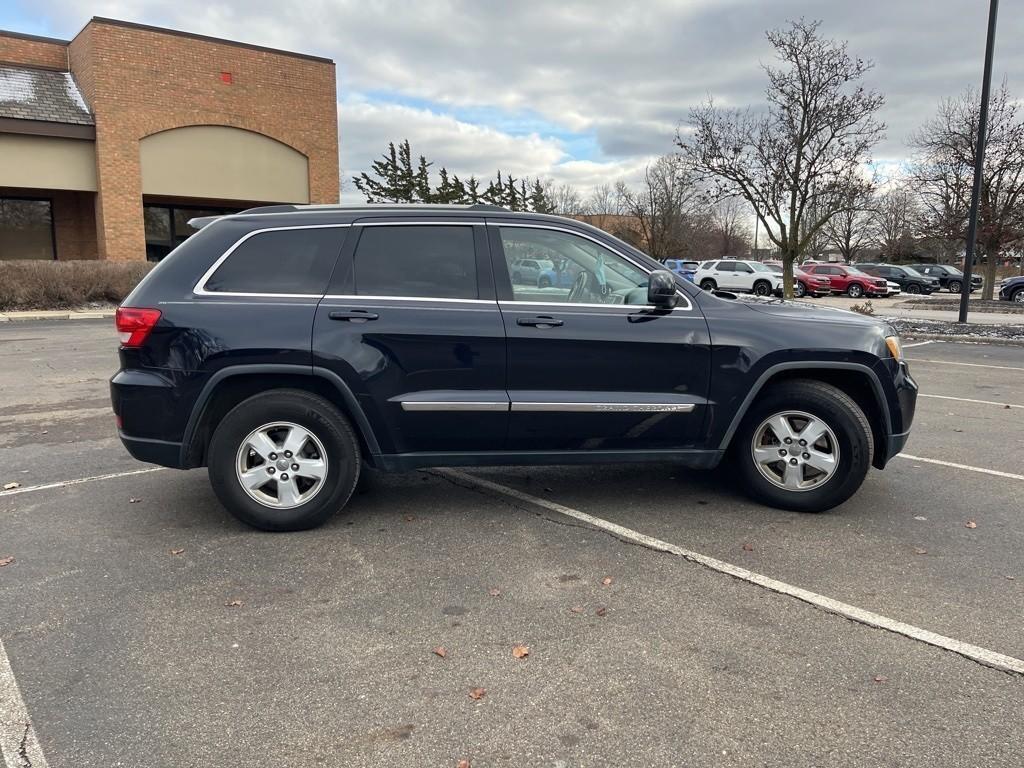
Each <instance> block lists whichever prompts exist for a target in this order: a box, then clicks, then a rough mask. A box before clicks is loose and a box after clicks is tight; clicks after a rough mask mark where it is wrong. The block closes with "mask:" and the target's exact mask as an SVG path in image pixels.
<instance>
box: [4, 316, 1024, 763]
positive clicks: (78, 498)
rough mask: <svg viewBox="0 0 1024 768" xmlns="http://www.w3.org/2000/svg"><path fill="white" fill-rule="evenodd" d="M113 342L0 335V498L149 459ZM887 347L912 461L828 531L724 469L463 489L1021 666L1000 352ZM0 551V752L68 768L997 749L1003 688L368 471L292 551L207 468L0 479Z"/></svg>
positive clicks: (1005, 732)
mask: <svg viewBox="0 0 1024 768" xmlns="http://www.w3.org/2000/svg"><path fill="white" fill-rule="evenodd" d="M115 343H116V342H115V336H114V332H113V329H112V328H111V327H110V322H109V321H103V322H95V323H94V322H92V321H77V322H74V323H61V322H40V323H27V322H26V323H17V324H10V325H8V326H4V327H2V328H0V358H2V359H3V361H4V364H3V365H2V366H0V481H2V482H3V483H7V482H18V483H20V484H21V486H22V487H21V488H20V489H17V490H19V491H24V490H25V489H26V488H31V487H34V486H37V485H45V484H48V483H54V482H58V481H65V480H73V479H79V478H85V477H91V476H99V475H105V474H110V473H120V472H126V471H133V470H138V469H144V468H145V465H141V464H139V463H137V462H134V461H133V460H132V459H131V458H130V457H129V456H128V455H127V454H126V453H125V452H124V450H123V448H122V447H121V446H120V443H119V441H118V440H117V438H116V436H114V428H113V417H112V415H111V414H110V411H109V404H108V402H107V389H106V382H107V379H108V378H109V376H110V374H111V373H112V372H113V370H114V368H115V367H116V352H115ZM910 344H912V342H910V343H908V348H907V352H906V353H907V356H908V357H909V358H910V359H911V363H910V365H911V369H912V371H913V373H914V375H915V377H916V378H917V379H918V381H919V383H920V384H921V387H922V394H923V395H928V397H922V398H921V399H920V401H919V407H918V415H917V420H916V423H915V426H914V431H913V434H912V437H911V442H910V444H909V445H908V446H907V449H906V450H907V453H908V454H909V455H910V456H913V457H917V458H907V457H899V458H897V459H894V460H893V462H892V463H891V464H890V467H889V468H888V469H887V470H885V471H884V472H877V471H872V472H871V473H870V474H869V476H868V479H867V482H866V483H865V485H864V487H863V488H862V489H861V491H860V492H859V493H858V494H857V495H856V496H854V498H853V499H851V500H850V501H849V502H847V503H846V504H844V505H843V506H842V507H840V508H838V509H836V510H834V511H832V512H830V513H826V514H821V515H799V514H794V513H788V512H781V511H778V510H772V509H768V508H765V507H760V506H757V505H755V504H752V503H751V502H749V501H748V500H747V499H746V498H744V497H742V496H739V495H738V494H737V493H736V492H735V491H734V490H733V486H734V483H733V481H732V478H731V476H730V473H729V470H728V468H724V467H723V468H721V469H719V470H717V471H715V472H712V473H696V472H690V471H687V470H683V469H681V468H679V467H677V466H673V465H670V464H657V465H643V466H612V467H548V468H529V469H519V468H489V469H474V470H469V471H468V474H469V475H470V476H472V477H476V478H481V479H485V480H489V481H492V482H494V483H499V484H501V485H502V486H506V487H508V488H511V489H515V490H519V491H523V492H525V493H527V494H530V495H532V496H535V497H537V498H539V499H543V500H548V501H551V502H555V503H556V504H559V505H563V506H565V507H569V508H572V509H573V510H579V511H581V512H583V513H586V514H589V515H592V516H594V517H596V518H600V519H601V520H604V521H608V522H609V523H616V524H619V525H622V526H626V527H627V528H629V529H632V530H634V531H638V532H640V533H643V534H647V535H649V536H654V537H657V538H659V539H661V540H664V541H666V542H671V543H672V544H674V545H678V546H680V547H684V548H686V549H688V550H692V551H695V552H699V553H703V554H705V555H708V556H711V557H715V558H718V559H720V560H722V561H725V562H727V563H731V564H735V565H737V566H740V567H742V568H745V569H749V570H751V571H754V572H756V573H759V574H764V575H766V576H769V577H771V578H774V579H777V580H780V581H782V582H785V583H787V584H791V585H794V586H797V587H802V588H804V589H807V590H812V591H813V592H815V593H817V594H820V595H823V596H827V597H830V598H834V599H836V600H841V601H843V602H845V603H850V604H852V605H855V606H858V607H860V608H863V609H865V610H868V611H873V612H877V613H879V614H883V615H884V616H886V617H891V618H892V619H894V620H897V621H902V622H906V623H908V624H912V625H914V626H916V627H920V628H923V629H927V630H931V631H933V632H937V633H940V634H942V635H946V636H948V637H950V638H954V639H956V640H960V641H963V642H966V643H971V644H974V645H977V646H981V647H983V648H985V649H990V650H992V651H995V652H998V653H1001V654H1006V655H1008V656H1011V657H1015V658H1017V659H1024V633H1022V632H1021V629H1022V622H1021V618H1020V617H1021V616H1022V615H1024V557H1022V556H1024V532H1022V529H1024V525H1022V522H1021V518H1020V509H1021V505H1020V501H1019V499H1020V494H1021V489H1022V488H1024V478H1021V474H1022V472H1024V470H1022V468H1021V466H1020V463H1019V459H1020V457H1021V455H1024V451H1022V448H1024V430H1022V427H1024V408H1015V407H1011V408H1006V407H1005V406H1006V405H1011V406H1014V405H1020V406H1024V349H1022V348H1015V347H994V346H986V345H973V344H971V345H964V344H950V343H932V344H927V345H921V346H911V345H910ZM965 364H969V365H965ZM946 398H961V399H956V400H952V399H946ZM965 400H981V401H985V402H984V403H974V402H965ZM924 459H929V460H931V461H924ZM933 462H946V464H939V463H933ZM947 464H958V465H963V466H964V467H971V469H967V468H962V467H953V466H948V465H947ZM983 470H995V471H997V472H1002V473H1004V474H1002V475H999V474H989V473H986V472H984V471H983ZM970 522H973V523H975V524H976V527H967V525H968V523H970ZM179 550H180V551H179ZM172 552H176V553H177V554H172ZM5 557H14V558H15V560H14V562H13V563H11V564H10V565H7V566H5V567H0V642H2V644H3V648H4V649H5V650H6V655H7V657H8V658H9V666H10V670H11V671H12V672H13V674H11V675H9V676H8V677H9V678H10V680H14V679H15V678H16V681H17V683H16V685H17V690H19V691H20V699H21V700H23V701H24V706H25V708H26V710H27V712H28V714H29V717H30V725H29V724H28V723H21V722H12V720H13V718H12V717H11V715H10V709H9V708H8V710H7V711H5V710H3V709H2V708H3V707H4V706H5V702H9V700H10V695H9V691H10V690H11V683H10V680H7V682H5V676H4V671H3V670H2V669H0V739H6V741H0V746H5V745H6V746H8V747H9V748H8V751H7V752H6V753H5V757H6V758H7V762H8V765H10V766H21V765H26V764H28V763H26V762H24V761H23V760H22V755H21V754H20V752H21V751H22V750H21V749H20V748H21V747H22V746H23V745H22V744H21V742H19V741H18V737H19V736H24V734H25V733H29V732H31V734H32V735H33V736H34V738H36V739H38V744H39V747H40V749H39V750H38V751H35V750H34V749H33V748H32V744H28V745H27V746H26V747H25V749H24V750H23V751H24V755H25V759H26V760H28V759H29V758H31V764H33V765H36V766H38V765H40V764H42V763H41V762H40V756H41V755H42V754H45V758H42V759H43V760H45V762H46V764H48V765H51V766H75V767H76V768H77V767H78V766H193V765H202V766H248V765H270V764H273V765H280V766H309V765H328V766H364V765H365V766H381V765H387V766H433V765H438V766H455V765H456V764H457V763H458V761H459V760H462V759H466V760H470V761H471V765H472V766H475V767H477V768H479V767H480V766H525V765H529V766H564V767H565V768H568V767H570V766H604V765H610V766H618V765H627V764H628V765H633V764H640V765H659V766H660V765H673V766H674V765H694V766H698V765H699V766H705V765H714V766H719V765H721V766H754V765H757V766H761V765H800V766H806V765H821V766H862V765H863V766H877V765H886V766H889V765H907V766H909V765H920V764H922V763H926V762H931V763H933V764H937V765H942V766H978V765H985V766H990V765H991V766H1019V765H1021V764H1022V763H1024V677H1022V676H1020V675H1016V674H1011V673H1007V672H1003V671H998V670H995V669H992V668H989V667H986V666H984V665H983V664H980V663H977V662H976V661H972V660H970V659H968V658H964V657H963V656H960V655H958V654H956V653H952V652H950V651H947V650H942V649H941V648H937V647H934V646H932V645H928V644H925V643H922V642H918V641H916V640H913V639H910V638H909V637H906V636H904V635H901V634H896V633H893V632H887V631H883V630H880V629H876V628H872V627H868V626H864V625H863V624H861V623H858V622H857V621H854V620H851V619H848V618H844V617H842V616H837V615H833V614H830V613H827V612H825V611H823V610H821V609H819V608H816V607H813V606H812V605H808V604H806V603H804V602H800V601H798V600H795V599H793V598H792V597H788V596H786V595H781V594H776V593H775V592H773V591H770V590H768V589H764V588H762V587H759V586H756V585H754V584H751V583H749V582H747V581H743V580H740V579H737V578H733V577H730V576H728V575H724V574H722V573H719V572H715V571H713V570H709V569H707V568H705V567H702V566H701V565H698V564H694V563H692V562H688V561H686V560H685V559H682V558H680V557H676V556H673V555H670V554H665V553H663V552H656V551H652V550H651V549H649V548H646V547H644V546H640V545H638V544H637V543H635V542H634V541H631V540H623V539H622V538H621V537H616V536H614V535H611V534H609V533H608V532H607V531H604V530H598V529H595V528H594V527H592V526H590V525H587V524H585V523H583V522H581V521H580V520H579V519H576V518H573V517H569V516H566V515H564V514H559V513H558V512H556V511H553V510H552V509H550V508H546V507H544V506H539V505H537V504H534V503H530V502H529V501H524V500H523V499H522V498H520V499H515V498H512V497H510V496H508V495H506V494H503V493H500V492H492V491H489V490H487V489H485V488H481V487H479V486H476V485H474V484H472V483H464V482H460V481H459V480H458V478H457V477H455V476H452V475H449V474H445V473H442V472H438V471H433V470H431V471H425V472H414V473H409V474H406V475H397V476H395V475H392V476H385V475H380V474H377V473H372V472H371V473H367V475H366V477H365V479H364V480H363V481H362V482H361V484H360V488H359V491H358V492H357V495H356V496H355V497H354V499H353V501H352V502H351V504H350V507H349V508H348V509H346V510H345V512H343V513H342V514H340V515H338V516H337V517H336V518H334V519H333V520H332V521H330V522H329V523H328V525H326V526H325V527H323V528H321V529H318V530H315V531H309V532H305V533H301V534H287V535H270V534H264V533H259V532H256V531H252V530H250V529H247V528H245V527H244V526H242V525H241V524H239V523H237V522H236V521H234V520H233V519H232V518H230V517H229V516H228V515H227V514H226V513H225V512H224V511H223V510H222V509H221V508H220V507H219V505H218V504H217V502H216V500H215V499H214V497H213V494H212V491H211V490H210V488H209V485H208V483H207V480H206V476H205V472H204V471H202V470H195V471H190V472H178V471H173V470H161V471H156V472H148V473H144V474H133V475H127V476H121V477H115V478H110V479H105V480H96V481H90V482H84V483H80V484H75V485H68V486H64V487H54V488H46V489H41V490H38V491H30V492H25V493H16V494H13V495H12V494H11V493H10V492H9V493H7V494H0V559H2V558H5ZM606 578H610V579H611V581H610V583H608V584H603V583H602V580H604V579H606ZM517 644H521V645H525V646H528V647H529V654H528V655H527V656H526V657H525V658H521V659H517V658H514V657H513V654H512V649H513V646H515V645H517ZM437 648H444V650H445V655H444V657H443V658H442V657H441V656H439V655H437V654H436V653H434V649H437ZM2 656H3V653H2V652H0V657H2ZM5 685H6V686H7V688H6V690H5V689H4V686H5ZM474 688H483V689H485V693H483V694H482V695H481V696H480V697H479V698H477V699H474V698H472V697H471V696H470V693H471V692H472V691H473V689H474ZM12 738H14V742H11V739H12ZM12 743H13V746H9V745H11V744H12Z"/></svg>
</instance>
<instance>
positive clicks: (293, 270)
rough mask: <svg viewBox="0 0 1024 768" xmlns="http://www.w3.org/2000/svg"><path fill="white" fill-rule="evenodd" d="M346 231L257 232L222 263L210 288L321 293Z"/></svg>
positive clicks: (214, 274) (275, 292) (210, 282)
mask: <svg viewBox="0 0 1024 768" xmlns="http://www.w3.org/2000/svg"><path fill="white" fill-rule="evenodd" d="M345 231H346V230H344V229H340V228H338V227H331V228H317V229H281V230H276V231H273V232H261V233H260V234H258V235H253V236H252V237H250V238H248V239H247V240H244V241H243V242H242V243H241V244H240V245H239V246H238V247H237V248H236V249H235V250H234V251H232V252H231V255H230V256H228V257H227V259H225V261H224V263H223V264H221V265H220V267H218V268H217V271H216V272H214V273H213V276H212V277H211V278H210V279H209V280H207V282H206V290H208V291H215V292H227V293H269V294H283V293H285V294H287V293H290V294H305V295H312V296H321V295H323V293H324V291H325V290H326V289H327V281H328V280H330V278H331V271H332V270H333V269H334V262H335V261H337V258H338V253H339V252H340V251H341V244H342V242H343V238H344V233H345Z"/></svg>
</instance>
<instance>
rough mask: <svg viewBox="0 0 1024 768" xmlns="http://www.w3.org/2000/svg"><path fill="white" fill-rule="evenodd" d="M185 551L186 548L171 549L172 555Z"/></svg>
mask: <svg viewBox="0 0 1024 768" xmlns="http://www.w3.org/2000/svg"><path fill="white" fill-rule="evenodd" d="M184 551H185V550H184V549H172V550H171V554H172V555H180V554H181V553H182V552H184Z"/></svg>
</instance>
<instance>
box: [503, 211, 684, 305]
mask: <svg viewBox="0 0 1024 768" xmlns="http://www.w3.org/2000/svg"><path fill="white" fill-rule="evenodd" d="M487 226H489V227H518V228H520V229H550V230H553V231H555V232H565V233H566V234H569V235H576V236H577V237H582V238H583V239H585V240H590V241H591V242H592V243H595V244H597V245H599V246H601V247H602V248H604V249H605V250H607V251H611V252H612V253H614V254H615V255H616V256H619V257H620V258H622V259H625V260H626V261H628V262H629V263H630V264H632V265H633V266H634V267H636V268H637V269H639V270H640V271H641V272H643V273H644V274H645V275H648V276H650V274H651V272H653V271H654V270H653V269H648V268H647V267H646V266H644V265H643V264H641V263H640V262H638V261H636V260H635V259H633V258H630V257H629V256H627V255H626V254H624V253H622V252H621V251H618V250H616V249H615V248H612V247H611V246H610V245H608V244H607V243H604V242H601V241H600V240H598V239H597V238H596V237H591V236H590V235H588V234H586V233H585V232H578V231H576V230H575V229H570V228H569V227H558V226H555V225H553V224H520V223H518V222H514V221H510V222H503V221H495V220H493V219H488V220H487ZM505 268H506V269H508V266H507V265H506V267H505ZM513 290H515V289H514V288H513ZM513 295H514V294H513ZM676 295H677V296H679V297H681V298H682V299H683V300H684V301H685V302H686V306H685V307H673V308H672V311H673V312H674V311H676V310H679V311H681V312H691V311H693V302H692V301H690V297H689V296H687V295H686V294H685V293H683V292H682V291H681V290H679V289H678V288H677V289H676ZM503 303H504V302H503ZM516 303H519V302H516ZM524 303H528V304H546V305H548V306H551V305H552V304H555V302H536V301H531V302H524ZM569 305H570V306H574V307H582V306H588V305H585V304H572V303H571V302H569ZM589 306H600V307H615V306H631V307H653V306H654V305H653V304H628V305H623V304H597V305H593V304H592V305H589Z"/></svg>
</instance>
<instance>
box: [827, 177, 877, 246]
mask: <svg viewBox="0 0 1024 768" xmlns="http://www.w3.org/2000/svg"><path fill="white" fill-rule="evenodd" d="M869 192H870V190H869V189H867V188H866V187H865V186H863V185H857V186H855V187H853V188H852V189H850V190H848V193H847V194H848V199H847V201H846V203H847V204H846V206H844V208H843V209H842V210H840V211H838V212H837V213H836V214H835V215H833V216H832V218H831V219H829V220H828V223H827V224H826V225H825V226H824V228H823V232H824V234H825V240H826V242H827V243H828V244H829V245H831V246H833V247H834V248H835V249H836V250H837V251H839V253H840V255H841V256H842V257H843V261H845V262H846V263H847V264H852V263H853V262H854V261H856V259H857V256H859V255H860V253H861V252H862V251H863V250H864V249H866V248H868V247H869V246H871V245H872V243H873V242H874V240H873V229H872V221H871V208H872V199H873V198H872V195H871V194H869Z"/></svg>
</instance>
